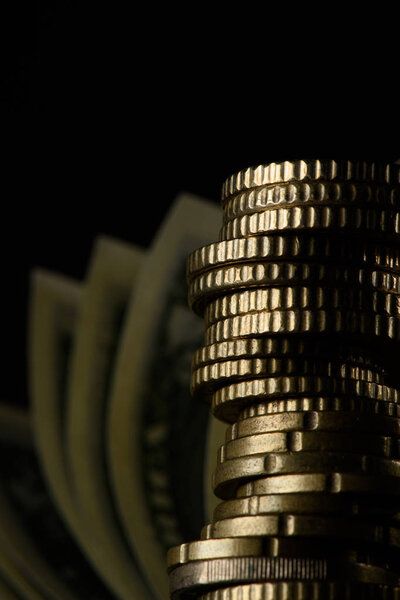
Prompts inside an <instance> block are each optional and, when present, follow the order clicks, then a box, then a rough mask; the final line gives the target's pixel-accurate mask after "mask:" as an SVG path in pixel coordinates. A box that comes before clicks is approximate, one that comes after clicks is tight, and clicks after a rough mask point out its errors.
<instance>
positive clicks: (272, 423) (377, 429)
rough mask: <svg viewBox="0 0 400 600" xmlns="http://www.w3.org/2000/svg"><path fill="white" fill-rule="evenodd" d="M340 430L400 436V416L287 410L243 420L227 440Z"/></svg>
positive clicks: (236, 425) (228, 435)
mask: <svg viewBox="0 0 400 600" xmlns="http://www.w3.org/2000/svg"><path fill="white" fill-rule="evenodd" d="M296 430H303V431H307V430H308V431H314V430H319V431H340V432H347V431H350V432H352V433H359V432H360V431H362V432H366V433H371V434H373V433H381V434H383V435H384V434H386V435H395V436H398V435H400V419H395V418H393V417H385V416H381V415H379V416H378V415H374V414H368V413H367V414H365V413H361V414H360V413H358V412H353V411H347V412H345V411H343V412H342V411H341V412H337V411H323V412H319V411H316V410H315V411H309V412H305V411H303V412H288V413H279V414H274V415H263V416H258V417H249V418H247V419H241V420H240V421H238V422H237V423H235V424H234V425H232V426H231V427H229V428H228V429H227V432H226V441H227V442H228V441H230V440H235V439H237V438H241V437H244V436H249V435H254V434H259V433H270V432H274V431H296Z"/></svg>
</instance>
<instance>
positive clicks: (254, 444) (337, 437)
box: [218, 431, 400, 470]
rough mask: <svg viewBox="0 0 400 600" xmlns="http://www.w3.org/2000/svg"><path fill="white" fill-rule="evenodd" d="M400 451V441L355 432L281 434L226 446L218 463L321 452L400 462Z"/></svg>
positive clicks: (393, 438) (248, 439) (237, 440)
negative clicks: (280, 454) (366, 455)
mask: <svg viewBox="0 0 400 600" xmlns="http://www.w3.org/2000/svg"><path fill="white" fill-rule="evenodd" d="M399 450H400V438H398V437H390V436H385V435H377V434H374V433H369V432H357V431H354V432H353V433H352V434H351V435H349V434H348V433H347V432H341V431H289V432H280V431H279V432H274V433H258V434H256V435H248V436H245V437H240V438H237V439H234V440H232V441H230V442H227V443H226V444H223V445H222V446H221V447H220V452H219V456H218V462H219V463H223V462H225V461H227V460H230V459H232V458H239V457H244V456H251V455H253V454H265V453H269V452H285V453H287V452H300V453H302V452H316V454H317V455H318V454H319V453H320V452H321V453H325V452H340V451H343V452H349V453H352V452H354V453H367V452H369V453H370V454H372V455H376V456H386V457H388V458H389V457H390V458H398V457H399ZM316 458H317V457H316ZM321 460H322V459H321ZM310 470H311V469H310Z"/></svg>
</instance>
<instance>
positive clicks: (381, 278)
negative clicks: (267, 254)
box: [188, 262, 400, 314]
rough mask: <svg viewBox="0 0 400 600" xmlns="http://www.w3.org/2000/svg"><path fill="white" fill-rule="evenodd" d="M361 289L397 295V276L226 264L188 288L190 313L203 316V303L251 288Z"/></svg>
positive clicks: (332, 268)
mask: <svg viewBox="0 0 400 600" xmlns="http://www.w3.org/2000/svg"><path fill="white" fill-rule="evenodd" d="M312 284H314V285H318V286H321V285H332V286H334V287H343V286H353V287H359V286H365V287H366V288H367V289H369V290H370V292H373V291H376V290H381V291H384V292H392V293H396V294H399V293H400V275H399V274H397V273H391V272H389V271H383V270H377V269H375V270H374V269H365V268H358V267H356V266H354V267H353V266H343V267H339V266H337V265H334V266H333V265H329V264H319V263H311V262H310V263H301V262H297V263H296V262H253V263H250V262H249V263H240V264H237V265H227V266H225V267H219V268H217V269H213V270H212V271H208V272H206V273H203V274H200V275H199V276H198V277H195V278H194V279H193V280H192V281H191V283H190V285H189V295H188V300H189V304H190V306H191V307H192V308H193V310H194V311H195V312H197V313H199V314H202V313H203V310H204V303H205V302H206V301H207V302H210V301H212V300H213V299H215V298H217V297H218V296H221V295H225V294H226V293H231V292H235V291H240V290H241V289H248V288H254V287H257V288H259V287H276V286H283V285H286V286H305V285H312Z"/></svg>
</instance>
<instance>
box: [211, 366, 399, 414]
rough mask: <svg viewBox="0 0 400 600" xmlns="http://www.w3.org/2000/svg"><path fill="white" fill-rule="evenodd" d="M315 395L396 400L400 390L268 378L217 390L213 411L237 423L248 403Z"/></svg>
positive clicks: (312, 379) (319, 379) (334, 381)
mask: <svg viewBox="0 0 400 600" xmlns="http://www.w3.org/2000/svg"><path fill="white" fill-rule="evenodd" d="M313 394H315V395H316V396H320V395H321V394H332V395H337V394H338V395H343V396H350V397H354V396H359V397H361V398H370V399H371V400H385V401H386V400H387V401H388V402H395V403H398V402H399V398H400V392H399V391H398V390H397V389H396V388H393V387H389V386H387V385H381V384H376V383H368V382H367V381H357V380H353V379H339V378H337V379H334V378H332V377H317V376H314V377H268V378H266V379H253V380H248V381H241V382H239V383H233V384H231V385H228V386H226V387H223V388H221V389H219V390H217V391H216V392H215V393H214V395H213V396H212V412H213V414H214V415H215V416H216V417H217V418H218V419H221V420H222V421H226V422H227V423H234V422H235V421H236V420H237V418H238V415H239V413H240V411H241V410H242V409H243V408H244V407H245V406H248V405H249V404H256V403H258V402H262V403H264V402H268V401H270V400H274V399H276V398H284V397H293V396H311V395H313Z"/></svg>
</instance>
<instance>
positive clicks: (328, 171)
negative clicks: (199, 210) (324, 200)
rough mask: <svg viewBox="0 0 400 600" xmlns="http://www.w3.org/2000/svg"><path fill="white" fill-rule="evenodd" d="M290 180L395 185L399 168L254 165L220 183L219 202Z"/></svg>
mask: <svg viewBox="0 0 400 600" xmlns="http://www.w3.org/2000/svg"><path fill="white" fill-rule="evenodd" d="M292 181H338V182H348V181H354V182H361V181H366V182H377V183H389V184H393V185H398V184H399V182H400V168H399V166H398V165H396V164H378V163H374V162H366V161H355V162H352V161H335V160H295V161H284V162H280V163H269V164H266V165H257V166H254V167H249V168H247V169H243V170H242V171H239V172H238V173H235V174H234V175H231V177H229V178H228V179H226V181H225V182H224V184H223V186H222V201H223V202H224V201H225V200H226V198H229V197H231V196H234V195H235V194H237V193H239V192H241V191H243V190H248V189H252V188H256V187H259V186H266V185H272V184H277V183H290V182H292Z"/></svg>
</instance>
